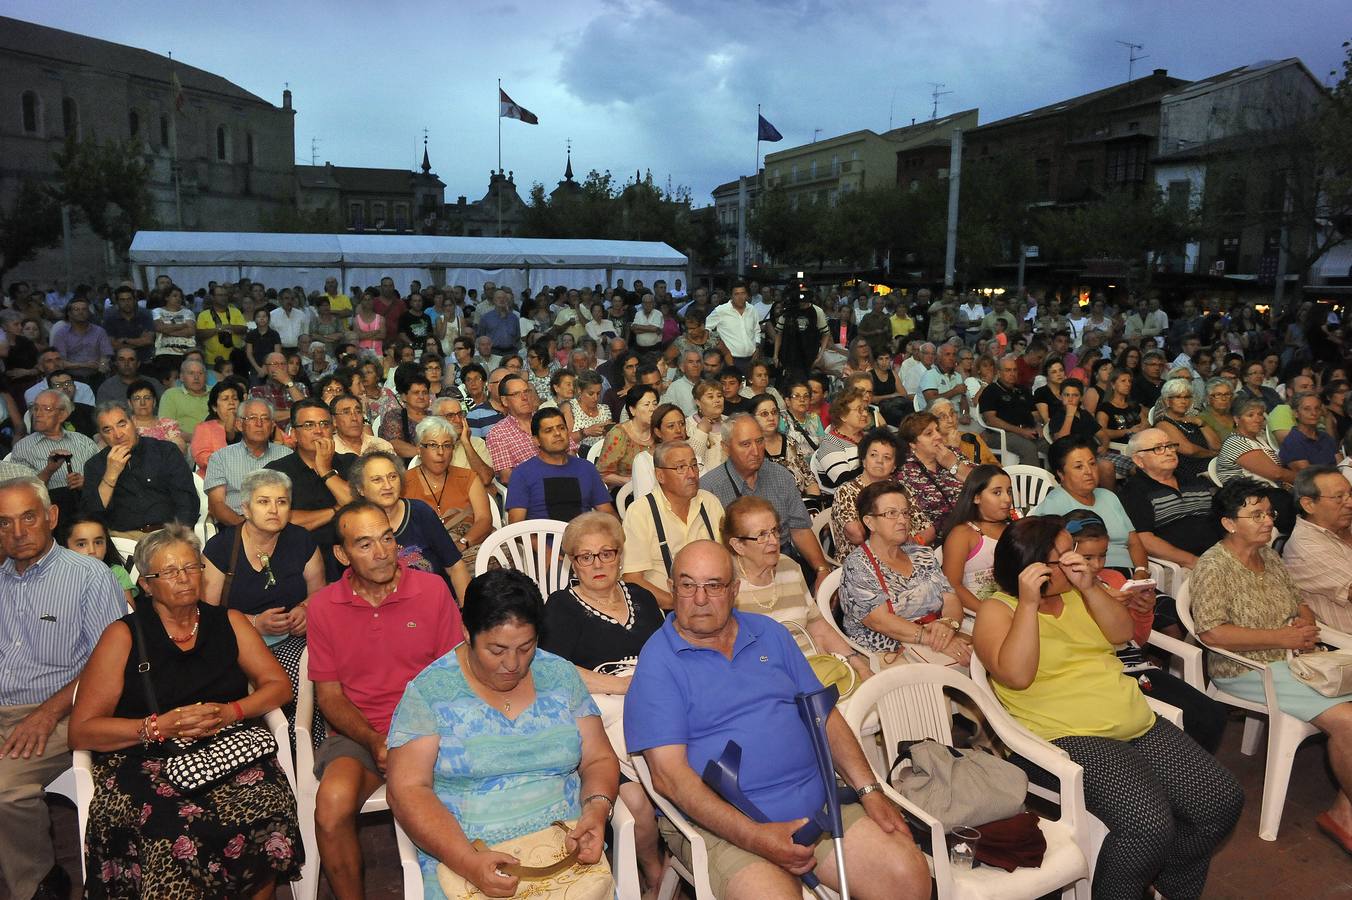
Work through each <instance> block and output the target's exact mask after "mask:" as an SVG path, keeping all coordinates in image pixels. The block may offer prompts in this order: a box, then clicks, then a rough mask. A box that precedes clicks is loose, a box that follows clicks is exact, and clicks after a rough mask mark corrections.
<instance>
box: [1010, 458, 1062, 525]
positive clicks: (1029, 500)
mask: <svg viewBox="0 0 1352 900" xmlns="http://www.w3.org/2000/svg"><path fill="white" fill-rule="evenodd" d="M1005 474H1006V475H1008V476H1009V481H1010V490H1011V491H1012V493H1013V494H1014V508H1015V509H1017V510H1018V511H1019V515H1020V516H1026V515H1029V514H1030V513H1031V512H1032V511H1033V510H1034V509H1035V508H1036V507H1037V505H1038V504H1039V503H1041V502H1042V501H1043V499H1045V498H1046V496H1047V495H1048V494H1050V493H1051V492H1052V490H1053V489H1054V488H1055V487H1056V479H1055V478H1053V477H1052V475H1051V473H1050V472H1048V471H1047V470H1046V469H1042V468H1039V467H1038V466H1005Z"/></svg>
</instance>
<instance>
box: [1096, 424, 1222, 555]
mask: <svg viewBox="0 0 1352 900" xmlns="http://www.w3.org/2000/svg"><path fill="white" fill-rule="evenodd" d="M1127 454H1128V455H1129V456H1130V457H1131V461H1132V462H1133V463H1135V464H1136V472H1135V474H1133V475H1132V476H1131V477H1130V478H1128V479H1127V480H1126V481H1125V482H1124V483H1123V486H1122V488H1121V489H1120V490H1119V491H1118V497H1119V498H1120V499H1121V500H1122V506H1123V508H1124V509H1125V510H1126V511H1127V516H1128V517H1130V519H1131V524H1132V527H1133V528H1134V529H1135V531H1136V534H1137V536H1138V537H1139V538H1140V539H1141V543H1142V544H1143V545H1144V546H1145V552H1146V553H1147V554H1149V555H1150V556H1154V557H1157V558H1159V559H1167V560H1169V561H1170V562H1174V563H1178V564H1179V565H1180V566H1183V567H1185V568H1188V569H1191V568H1192V567H1193V566H1194V565H1196V564H1197V557H1199V556H1201V555H1202V554H1203V553H1205V552H1206V551H1207V550H1208V549H1209V548H1210V547H1211V546H1212V545H1213V544H1215V543H1216V542H1217V541H1218V540H1220V539H1221V533H1220V526H1219V524H1218V523H1217V521H1216V517H1215V516H1214V515H1212V513H1211V485H1210V484H1208V483H1207V482H1205V481H1203V480H1202V479H1201V477H1200V476H1199V477H1193V478H1188V477H1186V476H1183V475H1180V474H1179V471H1178V444H1177V442H1175V441H1173V440H1172V439H1171V438H1170V437H1169V435H1168V434H1167V433H1166V432H1164V431H1163V430H1162V429H1159V428H1147V429H1145V430H1143V431H1138V432H1136V433H1135V434H1133V435H1132V436H1131V439H1130V440H1129V441H1128V442H1127Z"/></svg>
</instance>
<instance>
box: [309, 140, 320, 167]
mask: <svg viewBox="0 0 1352 900" xmlns="http://www.w3.org/2000/svg"><path fill="white" fill-rule="evenodd" d="M310 165H312V166H317V165H319V138H317V137H312V138H310Z"/></svg>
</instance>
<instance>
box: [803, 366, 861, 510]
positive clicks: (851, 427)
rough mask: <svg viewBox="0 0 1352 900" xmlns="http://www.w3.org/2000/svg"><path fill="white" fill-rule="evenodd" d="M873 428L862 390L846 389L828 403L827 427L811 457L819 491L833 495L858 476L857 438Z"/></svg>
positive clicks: (859, 467)
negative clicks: (829, 408)
mask: <svg viewBox="0 0 1352 900" xmlns="http://www.w3.org/2000/svg"><path fill="white" fill-rule="evenodd" d="M872 427H873V412H872V410H871V409H870V408H869V405H868V398H867V396H866V395H865V394H864V392H863V391H861V390H859V389H857V388H853V387H847V388H845V389H844V390H843V391H841V392H840V393H839V394H837V395H836V397H835V399H834V400H832V401H831V425H830V427H828V428H827V429H826V434H824V435H822V439H821V444H820V445H819V446H818V447H817V452H816V454H815V455H814V457H813V469H814V470H815V471H816V473H817V481H818V482H820V483H821V487H822V492H823V493H826V494H831V495H834V494H835V492H836V490H837V489H839V487H840V486H841V485H842V484H844V483H845V482H847V481H850V480H852V479H853V478H855V477H856V476H858V475H859V472H860V469H861V466H860V463H859V439H860V438H862V437H863V436H864V432H865V431H868V430H869V429H870V428H872Z"/></svg>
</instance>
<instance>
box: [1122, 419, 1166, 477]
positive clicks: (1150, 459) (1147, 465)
mask: <svg viewBox="0 0 1352 900" xmlns="http://www.w3.org/2000/svg"><path fill="white" fill-rule="evenodd" d="M1167 447H1172V449H1165V448H1167ZM1127 453H1128V454H1130V456H1131V461H1132V462H1134V463H1136V467H1137V468H1139V469H1141V470H1142V471H1144V472H1145V473H1146V474H1147V475H1149V476H1150V477H1151V478H1154V479H1156V480H1159V479H1162V478H1169V477H1170V476H1172V475H1173V474H1174V470H1175V469H1177V468H1178V444H1177V443H1176V442H1174V440H1173V439H1172V438H1170V437H1169V435H1168V433H1167V432H1165V431H1163V430H1162V429H1159V428H1146V429H1144V430H1142V431H1138V432H1136V433H1135V434H1133V435H1132V436H1131V439H1130V440H1128V441H1127Z"/></svg>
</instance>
